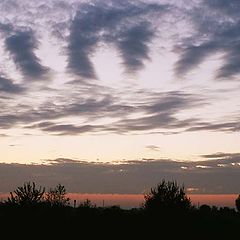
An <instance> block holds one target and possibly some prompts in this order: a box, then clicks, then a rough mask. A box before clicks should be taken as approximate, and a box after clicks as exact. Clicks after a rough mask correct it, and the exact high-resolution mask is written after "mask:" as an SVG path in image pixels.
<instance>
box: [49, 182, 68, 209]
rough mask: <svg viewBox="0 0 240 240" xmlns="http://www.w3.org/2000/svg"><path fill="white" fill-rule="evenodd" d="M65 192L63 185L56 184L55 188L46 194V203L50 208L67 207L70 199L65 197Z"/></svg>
mask: <svg viewBox="0 0 240 240" xmlns="http://www.w3.org/2000/svg"><path fill="white" fill-rule="evenodd" d="M66 194H67V192H66V189H65V187H64V186H63V185H61V184H58V185H57V186H56V187H55V188H50V190H49V191H48V192H47V193H46V197H45V199H46V202H47V203H48V204H50V205H51V206H58V207H63V206H67V205H69V202H70V198H68V197H67V196H66Z"/></svg>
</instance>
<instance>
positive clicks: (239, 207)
mask: <svg viewBox="0 0 240 240" xmlns="http://www.w3.org/2000/svg"><path fill="white" fill-rule="evenodd" d="M235 206H236V208H237V210H238V212H240V194H239V195H238V197H237V198H236V200H235Z"/></svg>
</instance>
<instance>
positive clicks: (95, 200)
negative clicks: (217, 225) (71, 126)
mask: <svg viewBox="0 0 240 240" xmlns="http://www.w3.org/2000/svg"><path fill="white" fill-rule="evenodd" d="M67 195H68V197H69V198H70V200H71V205H73V201H74V200H76V203H77V206H78V205H79V204H80V203H82V202H84V201H85V200H87V199H89V200H90V201H91V203H92V204H96V206H99V207H103V206H105V207H109V206H114V205H115V206H120V207H121V208H138V207H140V206H141V205H142V203H143V202H144V195H143V194H101V193H99V194H94V193H68V194H67ZM8 196H9V194H7V193H1V194H0V199H1V200H4V199H7V197H8ZM237 196H238V194H188V197H190V199H191V201H192V204H193V205H195V206H201V205H203V204H207V205H209V206H217V207H235V199H236V198H237Z"/></svg>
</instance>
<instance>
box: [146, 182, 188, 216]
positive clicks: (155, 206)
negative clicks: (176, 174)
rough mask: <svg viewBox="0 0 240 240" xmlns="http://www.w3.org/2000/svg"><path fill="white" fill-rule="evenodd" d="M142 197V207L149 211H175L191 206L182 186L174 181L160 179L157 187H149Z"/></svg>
mask: <svg viewBox="0 0 240 240" xmlns="http://www.w3.org/2000/svg"><path fill="white" fill-rule="evenodd" d="M144 199H145V202H144V204H143V207H144V209H146V210H150V211H151V210H153V211H161V212H177V211H187V210H189V209H190V208H191V200H190V198H188V197H187V196H186V193H185V188H184V186H181V187H180V186H178V184H177V182H176V181H168V182H166V181H165V180H162V181H161V182H160V183H159V184H158V185H157V187H155V188H151V190H150V192H149V193H148V194H146V195H145V196H144Z"/></svg>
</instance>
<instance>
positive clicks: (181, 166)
mask: <svg viewBox="0 0 240 240" xmlns="http://www.w3.org/2000/svg"><path fill="white" fill-rule="evenodd" d="M202 157H203V158H205V160H203V161H193V162H185V161H182V162H180V161H174V160H169V159H160V160H154V159H142V160H141V161H140V160H139V161H135V160H134V161H124V162H118V163H117V164H116V163H101V162H84V161H78V160H74V159H63V158H60V159H55V160H46V161H45V163H44V164H43V165H41V164H33V165H24V164H5V163H1V164H0V173H1V174H0V191H1V192H8V191H11V190H13V189H14V188H16V186H18V185H21V184H22V183H23V182H24V181H36V182H37V183H38V184H40V185H44V186H54V185H56V184H57V183H61V184H64V185H65V186H66V188H67V190H68V191H69V192H79V193H127V194H131V193H146V192H147V191H149V189H150V188H151V187H154V186H156V184H157V183H158V182H160V181H161V180H162V179H166V180H177V181H178V183H179V184H184V185H185V187H186V188H187V189H189V190H188V192H189V193H198V194H218V193H221V194H230V193H231V194H232V193H234V194H237V193H239V191H240V189H239V184H238V183H239V181H240V172H239V168H240V154H239V153H235V154H228V153H217V154H212V155H204V156H202Z"/></svg>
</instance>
